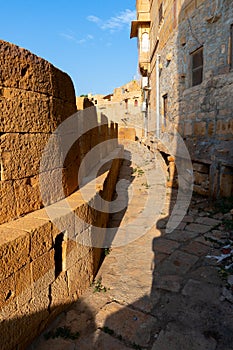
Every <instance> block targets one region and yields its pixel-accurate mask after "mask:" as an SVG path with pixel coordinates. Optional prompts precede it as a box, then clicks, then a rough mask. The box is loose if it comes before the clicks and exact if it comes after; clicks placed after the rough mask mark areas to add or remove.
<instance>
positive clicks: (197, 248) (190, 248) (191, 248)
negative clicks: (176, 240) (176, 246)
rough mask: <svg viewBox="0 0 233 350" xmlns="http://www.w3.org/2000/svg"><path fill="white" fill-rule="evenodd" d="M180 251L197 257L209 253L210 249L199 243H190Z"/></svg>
mask: <svg viewBox="0 0 233 350" xmlns="http://www.w3.org/2000/svg"><path fill="white" fill-rule="evenodd" d="M182 250H184V251H185V252H189V253H191V254H194V255H197V256H203V255H206V254H207V253H208V252H209V251H210V247H208V246H207V245H205V244H202V243H199V242H190V243H189V244H188V245H187V246H185V247H183V249H182Z"/></svg>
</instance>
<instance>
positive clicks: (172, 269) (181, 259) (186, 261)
mask: <svg viewBox="0 0 233 350" xmlns="http://www.w3.org/2000/svg"><path fill="white" fill-rule="evenodd" d="M197 260H198V258H197V257H196V256H194V255H191V254H187V253H183V252H181V251H175V252H174V253H172V254H171V255H170V256H169V258H168V259H166V260H165V261H163V262H162V263H161V264H160V265H159V273H164V274H173V273H180V274H185V273H186V272H187V271H188V270H189V269H190V268H191V267H192V266H193V265H194V264H195V263H196V262H197Z"/></svg>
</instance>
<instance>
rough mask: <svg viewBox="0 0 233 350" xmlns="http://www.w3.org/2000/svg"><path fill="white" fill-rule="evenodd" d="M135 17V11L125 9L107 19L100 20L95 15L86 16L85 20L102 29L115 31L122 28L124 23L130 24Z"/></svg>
mask: <svg viewBox="0 0 233 350" xmlns="http://www.w3.org/2000/svg"><path fill="white" fill-rule="evenodd" d="M135 18H136V11H132V10H129V9H126V10H124V11H122V12H120V13H119V15H117V16H114V17H110V18H109V19H107V20H102V19H101V18H99V17H96V16H92V15H91V16H88V17H87V20H88V21H90V22H93V23H96V24H97V25H98V26H99V27H100V28H101V29H103V30H108V29H109V30H110V31H111V32H115V31H118V30H121V29H123V28H124V27H125V26H126V25H130V23H131V21H132V20H134V19H135Z"/></svg>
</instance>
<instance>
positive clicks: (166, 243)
mask: <svg viewBox="0 0 233 350" xmlns="http://www.w3.org/2000/svg"><path fill="white" fill-rule="evenodd" d="M178 247H179V243H177V242H174V241H171V240H169V239H164V238H158V239H157V240H155V241H154V247H153V250H154V251H155V252H161V253H165V254H170V253H172V252H173V251H174V250H176V249H177V248H178Z"/></svg>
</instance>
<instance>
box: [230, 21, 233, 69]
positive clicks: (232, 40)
mask: <svg viewBox="0 0 233 350" xmlns="http://www.w3.org/2000/svg"><path fill="white" fill-rule="evenodd" d="M230 69H233V23H232V24H231V27H230Z"/></svg>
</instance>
